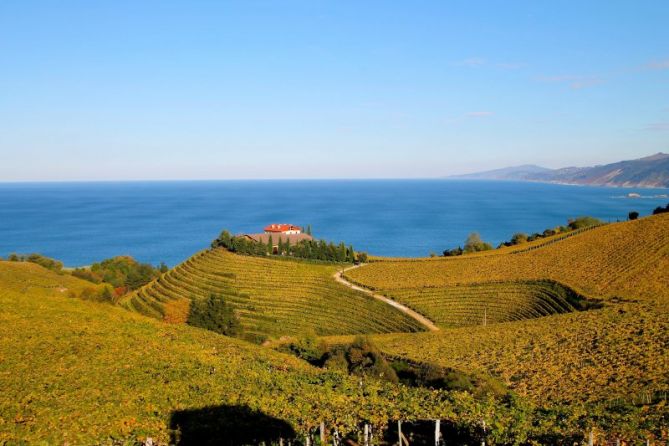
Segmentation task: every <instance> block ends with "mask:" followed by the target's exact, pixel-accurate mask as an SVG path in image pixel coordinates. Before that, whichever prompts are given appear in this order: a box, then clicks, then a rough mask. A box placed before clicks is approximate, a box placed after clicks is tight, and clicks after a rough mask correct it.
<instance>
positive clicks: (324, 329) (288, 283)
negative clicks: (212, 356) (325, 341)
mask: <svg viewBox="0 0 669 446" xmlns="http://www.w3.org/2000/svg"><path fill="white" fill-rule="evenodd" d="M338 269H341V267H340V266H336V265H331V264H330V265H328V264H317V263H311V262H307V261H299V260H287V259H286V260H284V259H270V258H260V257H250V256H243V255H237V254H232V253H229V252H227V251H226V250H224V249H221V248H219V249H214V250H208V251H204V252H201V253H199V254H196V255H195V256H193V257H191V258H190V259H188V260H187V261H186V262H184V263H183V264H181V265H179V266H177V267H176V268H174V269H172V270H171V271H169V272H168V273H167V274H165V275H163V276H162V277H160V278H159V279H157V280H155V281H154V282H151V283H150V284H149V285H147V286H145V287H144V288H142V289H140V290H139V291H138V292H136V293H133V294H131V295H129V296H128V297H127V298H126V299H125V300H124V301H123V302H121V304H122V305H123V306H125V307H126V308H129V309H131V310H134V311H137V312H140V313H143V314H146V315H149V316H153V317H156V318H159V319H164V318H168V319H174V318H173V317H172V314H171V309H172V308H174V305H173V303H174V302H178V301H184V300H188V299H202V298H206V297H208V296H209V295H210V294H212V293H214V294H217V295H221V296H223V297H224V299H225V300H226V301H227V302H228V303H230V304H232V305H233V307H234V308H235V311H236V312H237V314H238V315H239V317H240V319H241V322H242V325H243V327H244V329H245V332H247V333H250V334H253V335H255V336H258V337H260V338H264V337H268V336H269V337H278V336H283V335H299V334H304V333H308V332H315V333H316V334H319V335H333V334H360V333H391V332H413V331H422V330H423V327H422V325H420V324H419V323H417V322H416V321H415V320H414V319H412V318H410V317H408V316H406V315H404V314H403V313H401V312H399V311H397V310H395V309H393V308H392V307H390V306H388V305H385V304H383V303H381V302H379V301H377V300H375V299H373V298H371V297H369V296H367V295H365V294H364V293H359V292H356V291H353V290H350V289H348V288H347V287H345V286H342V285H340V284H338V283H336V282H335V281H334V280H333V275H334V273H335V272H336V271H337V270H338Z"/></svg>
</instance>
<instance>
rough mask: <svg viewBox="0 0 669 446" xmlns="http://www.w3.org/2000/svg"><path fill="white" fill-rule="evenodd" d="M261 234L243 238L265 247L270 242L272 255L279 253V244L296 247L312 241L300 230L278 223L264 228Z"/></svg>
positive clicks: (246, 235) (245, 235) (247, 235)
mask: <svg viewBox="0 0 669 446" xmlns="http://www.w3.org/2000/svg"><path fill="white" fill-rule="evenodd" d="M264 231H265V232H264V233H263V234H244V237H246V238H248V239H249V240H253V241H254V242H258V243H262V244H264V245H267V244H268V243H269V241H270V240H272V250H273V252H274V254H277V253H278V251H279V243H282V244H286V243H290V244H291V245H296V244H298V243H299V242H301V241H303V240H313V239H314V238H313V237H312V236H311V235H309V234H305V233H303V232H302V228H300V227H299V226H294V225H290V224H285V223H280V224H271V225H267V226H265V229H264Z"/></svg>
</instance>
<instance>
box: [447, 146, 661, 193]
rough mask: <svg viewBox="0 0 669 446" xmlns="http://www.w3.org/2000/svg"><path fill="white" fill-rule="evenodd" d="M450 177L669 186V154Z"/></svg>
mask: <svg viewBox="0 0 669 446" xmlns="http://www.w3.org/2000/svg"><path fill="white" fill-rule="evenodd" d="M449 178H458V179H472V180H474V179H477V180H515V181H540V182H546V183H562V184H588V185H594V186H618V187H669V154H666V153H656V154H655V155H651V156H647V157H645V158H639V159H636V160H629V161H620V162H617V163H613V164H606V165H603V166H593V167H565V168H562V169H547V168H545V167H541V166H535V165H523V166H516V167H507V168H504V169H496V170H489V171H487V172H479V173H472V174H467V175H457V176H451V177H449Z"/></svg>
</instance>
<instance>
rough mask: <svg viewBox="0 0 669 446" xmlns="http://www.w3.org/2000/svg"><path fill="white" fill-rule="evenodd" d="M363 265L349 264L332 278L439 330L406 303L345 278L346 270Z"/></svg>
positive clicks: (432, 328) (428, 326)
mask: <svg viewBox="0 0 669 446" xmlns="http://www.w3.org/2000/svg"><path fill="white" fill-rule="evenodd" d="M363 265H364V264H360V265H354V266H349V267H348V268H344V269H343V270H341V271H337V272H336V273H335V275H334V278H335V280H336V281H337V282H339V283H341V284H343V285H346V286H347V287H349V288H351V289H352V290H355V291H360V292H363V293H365V294H368V295H370V296H372V297H373V298H374V299H377V300H380V301H381V302H383V303H385V304H388V305H390V306H392V307H393V308H396V309H398V310H400V311H401V312H402V313H404V314H406V315H408V316H411V317H412V318H414V319H415V320H417V321H418V322H420V323H421V324H423V325H424V326H425V328H427V329H428V330H430V331H439V327H437V325H436V324H435V323H434V322H432V321H431V320H430V319H428V318H427V317H425V316H423V315H422V314H420V313H418V312H416V311H414V310H412V309H411V308H409V307H407V306H406V305H402V304H401V303H399V302H397V301H396V300H393V299H390V298H389V297H386V296H384V295H382V294H378V293H375V292H374V291H372V290H370V289H369V288H365V287H362V286H359V285H356V284H354V283H352V282H349V281H348V280H347V279H346V276H345V275H344V274H346V272H347V271H350V270H352V269H355V268H359V267H361V266H363Z"/></svg>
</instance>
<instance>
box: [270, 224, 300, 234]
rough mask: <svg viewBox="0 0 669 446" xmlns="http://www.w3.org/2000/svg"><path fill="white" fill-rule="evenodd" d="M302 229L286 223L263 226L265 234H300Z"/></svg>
mask: <svg viewBox="0 0 669 446" xmlns="http://www.w3.org/2000/svg"><path fill="white" fill-rule="evenodd" d="M301 233H302V228H300V227H299V226H295V225H289V224H287V223H278V224H277V223H274V224H271V225H267V226H265V234H301Z"/></svg>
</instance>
